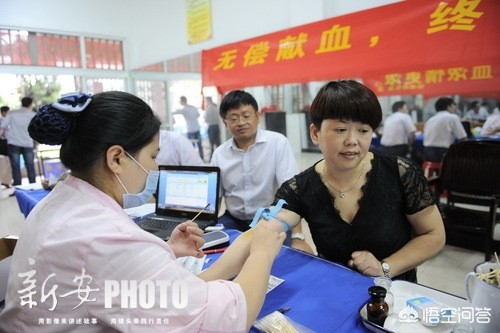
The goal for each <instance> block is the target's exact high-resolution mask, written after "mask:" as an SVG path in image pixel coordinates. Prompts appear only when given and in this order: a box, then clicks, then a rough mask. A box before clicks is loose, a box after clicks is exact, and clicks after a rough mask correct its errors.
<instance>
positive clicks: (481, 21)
mask: <svg viewBox="0 0 500 333" xmlns="http://www.w3.org/2000/svg"><path fill="white" fill-rule="evenodd" d="M499 32H500V1H498V0H450V1H448V2H441V1H435V0H408V1H404V2H401V3H396V4H391V5H387V6H382V7H378V8H374V9H370V10H366V11H362V12H357V13H353V14H348V15H344V16H339V17H334V18H331V19H327V20H323V21H319V22H315V23H311V24H306V25H302V26H298V27H295V28H291V29H287V30H282V31H279V32H275V33H271V34H268V35H264V36H260V37H256V38H252V39H248V40H244V41H240V42H237V43H233V44H228V45H224V46H221V47H217V48H214V49H211V50H205V51H203V54H202V80H203V83H202V84H203V86H217V87H218V88H219V89H220V90H221V91H228V90H232V89H236V88H243V87H252V86H264V85H278V84H285V83H300V82H310V81H327V80H335V79H342V78H360V79H362V80H363V82H364V83H365V84H367V85H368V86H370V87H371V88H372V89H373V90H374V91H375V92H376V93H377V94H378V95H412V94H425V95H427V96H435V95H443V94H467V95H477V96H494V97H496V96H500V42H499Z"/></svg>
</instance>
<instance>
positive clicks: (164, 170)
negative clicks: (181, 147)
mask: <svg viewBox="0 0 500 333" xmlns="http://www.w3.org/2000/svg"><path fill="white" fill-rule="evenodd" d="M159 170H160V177H159V180H158V191H157V199H156V200H157V205H156V214H158V215H167V216H174V217H185V218H188V219H189V218H192V217H194V216H195V215H196V214H197V213H198V212H199V211H201V210H202V209H203V208H205V207H206V206H207V204H208V205H209V206H208V207H207V208H205V210H204V211H203V213H202V214H201V215H200V216H199V219H202V220H211V219H216V218H217V215H218V211H219V200H218V198H219V175H220V170H219V168H217V167H211V166H160V167H159Z"/></svg>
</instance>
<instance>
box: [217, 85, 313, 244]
mask: <svg viewBox="0 0 500 333" xmlns="http://www.w3.org/2000/svg"><path fill="white" fill-rule="evenodd" d="M258 109H259V108H258V105H257V101H256V100H255V98H254V97H253V96H252V95H251V94H249V93H248V92H246V91H242V90H234V91H231V92H229V93H228V94H227V95H226V96H224V98H223V99H222V101H221V104H220V111H219V113H220V116H221V118H222V120H223V121H224V124H225V125H226V127H227V128H228V130H229V132H230V133H231V134H232V135H233V137H232V138H231V139H229V140H227V141H226V142H224V143H223V144H222V145H220V146H219V147H218V148H217V149H216V150H215V152H214V154H213V156H212V160H211V164H212V165H213V166H217V167H219V168H220V170H221V189H220V196H221V197H224V199H225V206H226V211H225V212H224V214H223V215H222V216H220V217H219V223H222V224H223V225H224V226H225V227H226V228H228V229H237V230H240V231H245V230H248V229H249V225H250V223H251V222H252V219H253V217H254V215H255V214H256V213H257V211H258V210H259V208H261V207H267V206H269V205H270V204H271V203H272V201H273V198H274V193H275V192H276V190H277V189H278V188H279V187H280V186H281V184H282V183H283V182H284V181H286V180H288V179H290V178H291V177H293V176H294V175H295V174H296V173H297V172H298V168H297V162H296V161H295V156H294V154H293V150H292V147H291V146H290V143H289V142H288V139H287V138H286V137H285V136H284V135H283V134H281V133H278V132H273V131H267V130H262V129H259V127H258V126H259V115H258V113H257V110H258ZM301 230H302V229H301V227H300V225H299V226H297V228H296V229H295V230H293V231H292V233H291V235H290V234H289V235H288V236H287V241H286V244H287V245H289V244H291V243H292V245H293V246H294V247H296V248H298V249H302V250H305V251H310V252H312V250H311V248H310V247H309V245H308V244H307V243H306V242H305V237H304V235H303V234H302V232H301Z"/></svg>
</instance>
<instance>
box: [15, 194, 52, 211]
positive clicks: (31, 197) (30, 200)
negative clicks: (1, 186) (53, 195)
mask: <svg viewBox="0 0 500 333" xmlns="http://www.w3.org/2000/svg"><path fill="white" fill-rule="evenodd" d="M49 193H50V191H49V190H21V189H18V188H16V192H15V194H16V199H17V203H18V205H19V209H20V210H21V213H23V214H24V217H27V216H28V214H29V213H30V212H31V210H32V209H33V208H34V207H35V205H36V204H37V203H38V202H39V201H40V200H42V199H43V198H45V197H46V196H47V195H48V194H49Z"/></svg>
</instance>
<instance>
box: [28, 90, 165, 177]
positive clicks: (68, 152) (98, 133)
mask: <svg viewBox="0 0 500 333" xmlns="http://www.w3.org/2000/svg"><path fill="white" fill-rule="evenodd" d="M46 107H49V108H51V109H50V112H49V113H57V112H59V111H57V110H55V109H54V108H52V107H51V106H50V105H48V106H44V107H43V108H46ZM44 110H45V109H44ZM38 113H41V112H40V111H39V112H38ZM38 113H37V116H35V118H34V120H32V121H31V123H30V126H29V131H30V135H31V137H32V138H33V139H34V140H36V141H38V142H40V143H48V144H56V143H62V146H61V151H60V158H61V162H62V163H63V164H64V165H65V166H66V167H67V168H68V169H70V170H71V171H72V172H78V173H80V174H82V175H87V177H91V176H90V174H91V173H92V169H93V167H94V166H95V165H96V163H97V162H98V161H99V160H100V159H101V157H102V156H104V155H105V154H106V151H107V149H108V148H109V147H111V146H113V145H120V146H122V147H123V149H124V150H125V151H127V152H128V153H130V154H131V155H135V154H136V153H137V152H138V151H139V150H141V149H142V148H143V147H144V146H146V145H148V144H149V143H150V142H151V141H152V140H153V138H154V137H155V135H157V134H158V132H159V129H160V124H161V122H160V120H159V119H158V117H157V116H156V115H155V114H154V113H153V110H152V109H151V108H150V107H149V105H147V104H146V103H145V102H144V101H143V100H141V99H140V98H138V97H136V96H134V95H132V94H129V93H126V92H121V91H109V92H102V93H98V94H95V95H94V96H92V100H91V102H90V104H88V106H87V107H86V108H85V109H84V110H83V111H81V112H77V113H67V112H60V113H61V114H64V117H45V118H47V120H45V119H44V117H42V116H38ZM49 118H51V119H49ZM63 122H70V124H69V126H67V125H65V124H62V125H61V123H63ZM61 128H64V130H61ZM66 128H68V129H67V130H66ZM42 129H43V130H42ZM52 129H53V130H54V131H55V132H56V133H57V135H58V136H59V141H55V139H54V134H53V133H50V131H51V130H52ZM59 132H60V133H59Z"/></svg>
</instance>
